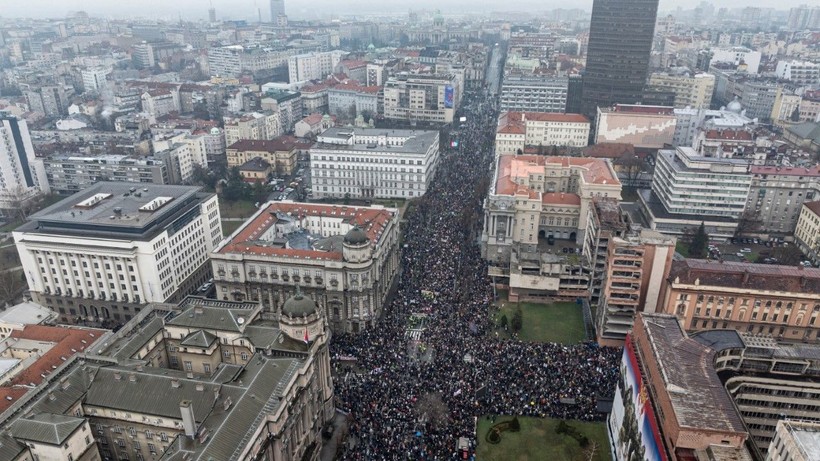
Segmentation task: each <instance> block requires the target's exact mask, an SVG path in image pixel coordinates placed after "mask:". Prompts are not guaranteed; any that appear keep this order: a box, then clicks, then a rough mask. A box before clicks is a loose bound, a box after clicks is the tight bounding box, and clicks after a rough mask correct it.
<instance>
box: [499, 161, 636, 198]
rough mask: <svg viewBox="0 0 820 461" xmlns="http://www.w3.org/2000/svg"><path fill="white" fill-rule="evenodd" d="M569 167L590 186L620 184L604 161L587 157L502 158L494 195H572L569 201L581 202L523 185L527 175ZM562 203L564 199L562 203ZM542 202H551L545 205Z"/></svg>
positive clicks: (533, 196) (525, 182)
mask: <svg viewBox="0 0 820 461" xmlns="http://www.w3.org/2000/svg"><path fill="white" fill-rule="evenodd" d="M550 168H557V169H567V168H571V169H573V170H576V171H578V172H579V173H580V175H581V176H582V177H583V179H584V181H585V182H586V183H589V184H611V185H613V186H620V185H621V183H620V181H619V180H618V178H617V176H616V175H615V173H614V172H613V170H612V168H611V167H610V165H609V163H608V162H607V161H606V160H601V159H595V158H588V157H545V156H540V155H502V156H500V157H499V158H498V165H497V170H496V174H497V179H496V184H495V193H496V194H499V195H519V194H528V195H529V196H530V199H537V198H539V197H540V198H541V199H542V200H546V199H548V198H549V199H550V200H557V199H558V198H559V197H558V194H560V195H563V196H570V195H575V196H576V198H575V199H574V200H573V201H572V203H574V204H578V203H580V198H578V197H577V194H572V193H549V192H544V193H542V192H538V191H536V190H534V189H531V188H530V187H528V186H527V185H526V184H528V182H529V176H530V175H533V174H536V175H538V174H541V175H543V174H545V172H546V171H547V169H550ZM561 202H562V203H563V200H561ZM545 203H552V202H546V201H545Z"/></svg>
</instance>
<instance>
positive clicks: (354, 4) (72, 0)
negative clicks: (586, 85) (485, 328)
mask: <svg viewBox="0 0 820 461" xmlns="http://www.w3.org/2000/svg"><path fill="white" fill-rule="evenodd" d="M4 3H6V4H4V5H3V12H2V14H0V18H9V19H11V18H32V19H62V18H65V17H67V16H68V14H69V13H72V12H77V11H85V12H86V13H88V14H89V15H90V16H95V17H103V18H109V19H157V20H167V21H175V20H178V19H179V17H180V16H181V17H182V19H183V20H189V21H197V20H200V19H207V17H208V9H209V8H210V5H211V4H213V6H214V8H215V9H216V14H217V18H219V19H220V20H250V21H256V20H257V18H258V16H259V13H258V11H259V10H261V16H262V20H263V21H265V22H267V21H269V20H270V7H269V2H268V0H238V1H237V0H211V1H209V2H205V1H202V0H177V1H175V2H168V1H167V0H140V1H139V2H133V3H127V4H126V3H114V2H108V1H104V0H28V1H26V2H9V1H8V0H6V1H5V2H4ZM700 3H707V2H701V1H700V0H684V1H683V2H681V1H672V0H661V2H660V9H659V11H660V12H661V13H664V14H666V13H669V12H673V11H674V10H676V9H677V8H678V7H681V8H682V9H691V8H694V7H695V6H697V5H698V4H700ZM711 3H712V5H713V6H714V7H715V8H730V9H737V8H743V7H747V6H756V7H760V8H763V9H769V10H775V11H777V10H780V11H788V10H789V9H790V8H794V7H797V6H800V5H805V4H806V1H805V0H786V1H785V2H779V3H778V4H777V6H778V8H771V7H770V5H771V4H770V3H769V2H763V1H762V0H754V1H753V2H751V3H747V2H743V1H741V0H724V1H718V2H711ZM297 5H298V6H297ZM301 5H304V3H303V2H299V1H298V0H285V9H286V12H287V13H288V16H290V17H292V18H293V19H294V20H299V19H312V20H316V19H330V18H332V17H333V16H335V17H349V16H354V15H381V14H384V15H397V14H402V13H403V14H407V12H409V11H410V10H416V11H422V10H426V11H435V10H437V9H440V10H441V12H442V14H444V15H455V14H457V15H458V16H467V15H470V14H475V15H482V14H488V13H491V12H508V13H532V12H536V13H543V12H547V11H551V10H557V9H563V10H573V9H581V10H585V11H591V10H592V0H583V1H582V2H580V3H578V4H575V5H573V6H568V5H566V4H565V3H559V2H552V1H548V2H543V1H536V0H519V1H517V2H512V3H511V2H500V1H498V0H473V1H467V0H451V1H444V2H441V1H439V2H435V1H431V0H417V1H414V2H382V1H376V0H350V1H347V2H336V1H330V0H314V2H312V3H310V6H309V7H304V6H301ZM149 12H150V13H152V14H146V13H149ZM227 13H230V14H227Z"/></svg>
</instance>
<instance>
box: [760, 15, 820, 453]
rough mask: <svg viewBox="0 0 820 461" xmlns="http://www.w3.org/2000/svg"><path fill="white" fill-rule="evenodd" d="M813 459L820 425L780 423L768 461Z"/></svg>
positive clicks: (819, 447) (818, 447) (817, 450)
mask: <svg viewBox="0 0 820 461" xmlns="http://www.w3.org/2000/svg"><path fill="white" fill-rule="evenodd" d="M818 16H819V17H820V13H818ZM813 459H820V423H818V422H815V421H803V420H801V419H795V420H783V421H779V422H778V423H777V430H776V431H775V437H774V439H772V443H771V445H769V452H768V455H767V456H766V461H811V460H813Z"/></svg>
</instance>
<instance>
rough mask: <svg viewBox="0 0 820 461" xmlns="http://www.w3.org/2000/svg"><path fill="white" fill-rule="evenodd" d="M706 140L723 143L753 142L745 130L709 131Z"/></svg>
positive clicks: (752, 138) (750, 135) (752, 137)
mask: <svg viewBox="0 0 820 461" xmlns="http://www.w3.org/2000/svg"><path fill="white" fill-rule="evenodd" d="M705 136H706V139H721V140H725V141H754V136H752V133H750V132H748V131H746V130H709V131H707V132H706V135H705Z"/></svg>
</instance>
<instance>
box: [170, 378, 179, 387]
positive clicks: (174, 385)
mask: <svg viewBox="0 0 820 461" xmlns="http://www.w3.org/2000/svg"><path fill="white" fill-rule="evenodd" d="M171 387H173V388H174V389H179V380H178V379H176V378H174V379H172V380H171Z"/></svg>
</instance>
